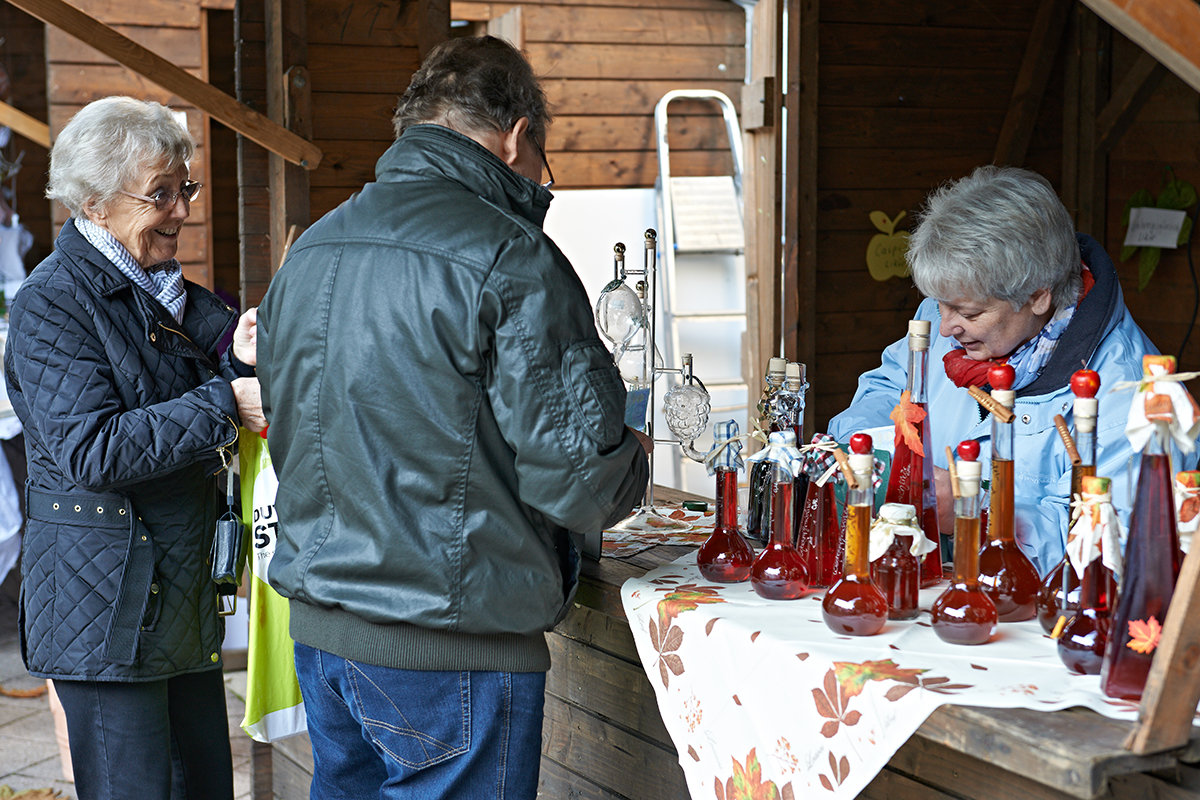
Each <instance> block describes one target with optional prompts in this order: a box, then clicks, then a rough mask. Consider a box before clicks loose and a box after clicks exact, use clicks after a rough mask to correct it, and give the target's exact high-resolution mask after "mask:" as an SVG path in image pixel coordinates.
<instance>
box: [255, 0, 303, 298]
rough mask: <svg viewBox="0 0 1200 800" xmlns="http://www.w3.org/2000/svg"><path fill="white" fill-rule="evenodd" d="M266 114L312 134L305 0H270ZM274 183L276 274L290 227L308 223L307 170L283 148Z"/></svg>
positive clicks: (272, 163) (271, 169)
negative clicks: (284, 154) (288, 158)
mask: <svg viewBox="0 0 1200 800" xmlns="http://www.w3.org/2000/svg"><path fill="white" fill-rule="evenodd" d="M266 38H267V41H266V46H267V48H266V49H267V54H266V55H267V113H268V114H269V115H270V117H271V119H272V120H273V121H274V122H275V123H277V124H278V125H280V126H281V127H283V128H285V129H287V130H288V131H290V132H293V133H295V134H298V135H299V136H300V137H302V138H304V139H305V140H307V139H308V138H310V137H311V136H312V89H311V87H312V83H311V81H310V80H309V77H308V21H307V19H306V17H305V10H304V2H303V0H267V3H266ZM267 181H268V186H269V188H270V198H271V207H270V222H269V227H268V236H269V238H270V242H271V274H272V275H274V274H275V271H276V270H278V269H279V267H280V265H281V264H282V263H283V257H284V256H285V255H286V252H287V248H288V246H289V239H288V232H289V231H293V230H296V231H303V230H304V229H305V228H307V227H308V223H309V212H310V208H309V180H308V174H307V173H305V171H304V170H303V169H301V168H300V167H299V166H297V165H296V164H295V163H291V164H289V163H287V161H286V160H285V159H284V158H283V157H282V156H281V155H280V154H278V153H271V154H270V157H269V162H268V173H267Z"/></svg>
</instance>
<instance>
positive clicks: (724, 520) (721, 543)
mask: <svg viewBox="0 0 1200 800" xmlns="http://www.w3.org/2000/svg"><path fill="white" fill-rule="evenodd" d="M737 436H738V424H737V423H736V422H734V421H733V420H728V421H726V422H716V423H714V424H713V449H712V451H711V452H710V456H709V460H706V461H705V463H706V464H708V471H709V474H712V475H716V478H717V486H716V490H717V491H716V498H717V517H716V524H715V525H714V526H713V532H712V533H711V534H710V535H709V537H708V539H706V540H705V542H704V544H702V545H700V549H699V550H698V551H697V552H696V564H697V565H698V566H699V567H700V574H701V575H703V576H704V577H705V578H707V579H708V580H710V581H716V582H717V583H738V582H740V581H744V580H747V579H749V577H750V565H751V564H753V563H754V551H753V550H752V549H751V548H750V544H749V542H747V541H746V540H745V539H744V538H742V534H741V532H740V531H739V530H738V523H737V475H738V470H739V469H742V468H743V466H744V465H743V463H742V456H741V451H742V443H741V441H739V440H738V439H737Z"/></svg>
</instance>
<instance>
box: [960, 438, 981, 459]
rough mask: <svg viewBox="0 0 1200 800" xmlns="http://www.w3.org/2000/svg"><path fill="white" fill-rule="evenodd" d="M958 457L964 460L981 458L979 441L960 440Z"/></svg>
mask: <svg viewBox="0 0 1200 800" xmlns="http://www.w3.org/2000/svg"><path fill="white" fill-rule="evenodd" d="M958 457H959V458H961V459H962V460H963V461H977V460H978V459H979V442H977V441H975V440H974V439H966V440H964V441H961V442H959V443H958Z"/></svg>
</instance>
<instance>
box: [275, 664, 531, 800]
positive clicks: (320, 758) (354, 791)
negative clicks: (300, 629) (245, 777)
mask: <svg viewBox="0 0 1200 800" xmlns="http://www.w3.org/2000/svg"><path fill="white" fill-rule="evenodd" d="M296 676H297V677H298V678H299V679H300V690H301V692H302V693H303V695H304V710H305V715H306V716H307V717H308V735H309V738H310V740H311V741H312V749H313V780H312V788H311V790H310V792H309V797H310V798H312V800H338V799H339V798H345V799H346V800H363V798H375V797H378V798H381V800H401V799H402V798H409V799H410V800H417V798H419V799H420V800H450V799H451V798H453V800H533V798H534V797H536V795H537V783H538V767H539V762H540V760H541V743H542V710H543V709H542V706H543V702H544V692H545V688H546V675H545V673H543V672H439V671H425V670H406V669H391V668H388V667H377V666H373V665H371V664H364V663H361V662H357V661H350V660H347V659H344V658H342V657H340V656H336V655H333V654H332V653H328V652H326V651H324V650H318V649H315V648H312V647H309V646H307V645H303V644H300V643H299V642H297V643H296Z"/></svg>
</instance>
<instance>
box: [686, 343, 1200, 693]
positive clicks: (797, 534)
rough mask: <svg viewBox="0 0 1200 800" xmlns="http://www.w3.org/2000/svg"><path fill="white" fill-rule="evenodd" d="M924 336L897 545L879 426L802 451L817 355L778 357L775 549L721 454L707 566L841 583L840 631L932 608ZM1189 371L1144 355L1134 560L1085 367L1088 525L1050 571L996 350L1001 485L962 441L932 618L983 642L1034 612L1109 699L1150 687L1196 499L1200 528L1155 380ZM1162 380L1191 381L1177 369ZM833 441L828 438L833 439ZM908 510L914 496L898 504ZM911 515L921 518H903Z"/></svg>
mask: <svg viewBox="0 0 1200 800" xmlns="http://www.w3.org/2000/svg"><path fill="white" fill-rule="evenodd" d="M908 341H909V375H908V388H907V390H906V392H905V393H904V395H903V396H902V398H901V402H900V405H898V406H897V409H896V412H895V413H894V414H893V419H894V420H895V421H896V437H895V451H894V455H893V459H892V467H891V474H890V478H889V481H888V488H887V493H886V503H887V504H890V505H885V506H884V507H882V508H881V509H880V512H881V513H880V520H878V521H879V522H882V523H886V524H888V525H889V526H890V528H889V530H891V531H893V532H895V534H894V535H893V536H892V538H891V539H890V543H889V544H887V545H886V547H885V549H883V551H882V553H881V554H880V555H879V556H878V557H877V558H875V559H874V560H873V561H872V560H870V559H869V558H868V553H869V550H870V541H871V529H872V525H873V522H872V520H873V501H874V489H873V486H872V470H873V467H874V449H873V444H874V443H873V442H872V440H871V437H870V436H868V435H867V434H864V433H859V434H856V435H854V436H853V437H851V440H850V443H849V445H850V454H849V455H848V456H846V455H845V454H844V453H842V451H841V450H840V449H837V446H836V444H834V443H832V440H830V439H829V437H823V436H822V435H818V436H817V437H814V444H812V445H809V446H808V447H806V448H803V449H804V450H805V451H807V452H806V453H801V452H800V451H798V450H797V443H798V442H802V441H803V411H804V391H805V389H806V388H807V383H805V373H804V367H803V365H800V364H788V363H787V362H785V361H784V360H783V359H772V361H771V364H770V366H769V368H768V372H767V377H766V381H765V388H764V391H763V396H762V400H761V401H760V403H759V411H760V423H759V424H760V425H761V426H762V427H763V428H764V429H766V430H768V431H769V432H770V434H771V435H770V440H769V444H768V447H767V448H766V450H764V451H762V452H761V453H759V454H756V456H754V457H752V458H751V459H750V460H751V461H752V462H753V466H752V468H751V471H750V476H749V489H750V502H749V508H748V514H747V520H746V534H747V536H749V537H750V538H751V539H753V540H757V541H759V542H761V543H762V545H763V546H762V550H761V552H760V553H759V554H758V555H757V557H756V556H755V555H754V550H753V549H752V548H751V546H750V544H749V542H747V540H746V539H745V538H743V537H742V535H741V533H740V532H739V530H738V525H737V499H736V498H737V494H736V492H737V471H736V469H734V468H718V469H717V470H716V474H717V524H716V527H715V529H714V532H713V534H712V536H711V537H710V538H709V540H708V541H707V542H705V544H704V545H703V546H702V547H701V548H700V551H699V554H698V561H699V566H700V570H701V572H702V574H703V575H704V576H705V577H706V578H708V579H709V580H713V581H721V582H735V581H743V580H750V581H751V583H752V585H753V586H754V589H755V591H756V592H757V593H758V594H760V595H761V596H763V597H767V598H770V599H794V598H797V597H801V596H803V595H805V594H807V593H809V592H810V591H811V590H813V589H817V588H825V587H828V590H827V592H826V594H825V597H824V599H823V602H822V611H823V615H824V619H825V622H826V624H827V625H828V626H829V628H830V629H831V630H833V631H835V632H837V633H840V634H849V635H855V636H869V635H873V634H876V633H878V632H880V631H881V630H882V629H883V627H884V626H885V625H886V623H887V620H888V619H892V620H904V619H912V618H914V617H916V616H917V615H918V614H919V613H920V609H919V607H918V602H917V592H918V588H919V587H927V586H930V585H933V584H935V583H938V582H939V581H940V580H941V579H942V577H943V576H942V564H941V551H940V547H939V545H940V543H941V531H940V530H939V529H938V513H937V497H936V492H935V490H934V484H933V475H932V462H933V459H932V453H931V452H930V451H929V450H928V446H927V445H928V443H929V441H930V436H929V430H930V426H929V413H928V408H927V404H926V400H927V398H926V394H925V377H926V356H927V351H928V347H929V324H928V323H927V322H921V321H917V320H914V321H913V323H912V324H910V327H909V339H908ZM1174 369H1175V364H1174V359H1173V358H1171V357H1169V356H1147V357H1146V358H1145V366H1144V377H1143V382H1142V384H1141V385H1140V389H1139V397H1138V399H1137V400H1135V403H1134V405H1135V410H1136V413H1138V414H1140V415H1141V416H1142V418H1144V420H1145V421H1146V424H1147V427H1148V429H1149V432H1148V433H1147V434H1146V435H1145V436H1144V437H1143V438H1142V439H1141V440H1140V441H1136V442H1134V444H1135V449H1140V450H1142V455H1141V470H1140V474H1139V478H1138V483H1137V489H1136V496H1135V500H1134V506H1133V512H1132V515H1131V518H1130V531H1129V534H1128V543H1127V544H1126V545H1125V547H1124V555H1123V563H1122V553H1121V549H1122V548H1121V542H1122V541H1123V539H1122V536H1121V531H1120V520H1119V517H1118V516H1117V515H1116V513H1115V511H1114V510H1113V506H1112V492H1111V483H1110V481H1109V479H1108V478H1106V477H1102V476H1097V475H1096V463H1097V457H1096V449H1097V447H1096V446H1097V418H1098V408H1099V403H1098V400H1097V394H1098V391H1099V388H1100V379H1099V375H1098V374H1097V373H1096V372H1094V371H1092V370H1088V369H1083V370H1079V371H1077V372H1076V373H1075V374H1074V375H1073V376H1072V379H1071V384H1070V388H1071V390H1072V392H1073V394H1074V395H1075V401H1074V407H1073V418H1074V434H1073V435H1072V433H1071V431H1070V430H1069V429H1068V428H1067V425H1066V421H1065V420H1064V419H1062V418H1061V417H1059V418H1058V419H1057V420H1056V422H1057V423H1058V426H1059V433H1060V434H1061V435H1062V438H1063V442H1064V445H1065V446H1066V447H1067V451H1068V454H1069V455H1070V457H1071V461H1072V475H1071V478H1072V479H1071V496H1072V502H1071V506H1072V511H1073V513H1072V523H1071V526H1070V533H1069V537H1068V543H1067V548H1066V554H1065V555H1064V556H1063V559H1062V561H1061V562H1059V563H1058V564H1057V565H1056V566H1055V567H1054V568H1052V569H1051V570H1050V571H1049V572H1048V573H1047V574H1046V576H1045V577H1044V578H1043V577H1042V576H1040V575H1039V574H1038V572H1037V569H1036V568H1035V567H1034V565H1033V563H1032V561H1031V560H1030V559H1029V557H1028V556H1027V555H1025V553H1024V551H1023V550H1022V549H1021V547H1020V546H1019V545H1018V543H1017V541H1016V537H1015V525H1014V472H1015V470H1014V461H1013V445H1014V431H1013V419H1014V414H1013V411H1012V409H1013V407H1014V405H1015V397H1016V393H1015V392H1014V391H1013V381H1014V373H1013V369H1012V367H1010V366H1008V365H1004V364H996V365H993V366H992V367H991V368H990V369H989V370H988V375H987V382H988V384H989V385H990V387H991V392H990V394H988V393H984V392H983V391H982V390H972V394H973V396H975V397H976V399H977V400H979V402H980V403H981V404H982V405H983V406H984V408H985V409H987V410H988V411H989V412H990V413H991V416H992V453H991V474H990V484H989V485H988V486H987V487H986V489H985V486H984V481H983V475H982V464H981V463H980V461H979V460H978V459H979V452H980V448H979V443H978V442H976V441H971V440H968V441H964V442H961V443H960V444H959V445H958V447H957V459H954V458H953V457H951V458H950V459H949V463H948V466H949V468H950V470H949V471H950V476H951V484H952V492H953V496H954V531H953V542H954V564H953V574H952V575H951V576H950V579H949V582H948V585H947V587H946V588H945V590H944V591H943V592H942V593H941V595H940V596H939V597H938V598H937V600H936V601H935V602H934V603H933V605H932V607H931V609H930V613H931V616H932V628H933V630H934V632H935V633H936V634H937V635H938V636H939V637H940V638H941V639H942V640H944V641H946V642H950V643H954V644H968V645H975V644H982V643H985V642H987V641H989V640H990V639H991V638H992V637H993V635H994V634H995V632H996V629H997V625H998V623H1002V622H1019V621H1025V620H1030V619H1033V618H1034V617H1035V616H1036V617H1037V618H1038V620H1039V622H1040V623H1041V624H1042V626H1043V628H1044V629H1045V630H1046V632H1047V633H1049V634H1051V636H1052V637H1053V638H1054V639H1055V640H1056V644H1057V648H1058V652H1059V655H1060V657H1061V659H1062V661H1063V663H1064V664H1065V665H1066V666H1067V667H1068V668H1069V669H1071V670H1072V671H1075V672H1080V673H1087V674H1099V675H1100V676H1101V687H1102V690H1103V691H1104V692H1105V694H1107V695H1109V696H1111V697H1117V698H1125V699H1136V698H1138V697H1140V696H1141V692H1142V687H1143V685H1144V683H1145V680H1146V676H1147V674H1148V672H1149V667H1150V663H1151V660H1152V658H1153V650H1154V649H1155V647H1156V645H1157V642H1158V636H1159V635H1160V633H1161V626H1162V622H1163V620H1164V618H1165V616H1166V613H1167V610H1168V607H1169V604H1170V600H1171V595H1172V593H1173V590H1174V586H1175V582H1176V579H1177V578H1178V575H1179V569H1180V565H1181V563H1182V558H1183V551H1182V550H1181V549H1180V543H1179V535H1178V532H1177V520H1178V519H1179V514H1180V513H1181V511H1180V503H1183V504H1184V505H1185V506H1187V507H1188V508H1190V509H1191V510H1190V511H1188V512H1187V514H1188V516H1187V518H1188V519H1189V520H1191V521H1192V525H1193V527H1194V525H1195V523H1196V522H1200V472H1188V473H1179V474H1178V475H1177V476H1176V477H1175V478H1174V479H1172V475H1171V466H1170V464H1171V458H1170V448H1171V443H1172V436H1173V428H1172V425H1173V424H1175V423H1176V422H1178V420H1176V419H1175V417H1174V413H1175V412H1174V410H1173V409H1174V408H1175V406H1174V405H1173V404H1172V403H1171V402H1165V401H1163V399H1162V396H1161V395H1155V394H1154V392H1155V389H1154V387H1156V386H1158V385H1159V383H1158V382H1156V380H1155V379H1156V378H1158V379H1162V376H1164V375H1167V374H1169V373H1172V372H1174ZM1164 385H1167V386H1170V387H1171V391H1177V392H1184V390H1183V389H1182V386H1181V384H1179V383H1178V382H1167V383H1166V384H1164ZM1184 397H1186V392H1184ZM1188 399H1189V400H1190V398H1188ZM1192 405H1193V408H1194V407H1195V404H1194V403H1193V404H1192ZM1174 436H1175V439H1176V440H1179V439H1181V438H1182V437H1181V435H1180V434H1178V433H1175V434H1174ZM822 439H824V440H826V441H827V443H826V444H817V442H820V441H821V440H822ZM718 446H720V442H718ZM739 447H740V445H739ZM829 452H832V453H833V454H834V455H836V456H837V458H838V459H839V462H840V466H841V473H842V475H844V479H845V482H846V485H847V489H846V502H845V515H844V525H843V524H842V522H841V520H840V519H839V513H838V508H837V501H836V499H835V494H834V483H835V481H836V480H840V479H841V477H840V476H838V470H836V469H826V468H825V467H824V466H823V465H822V463H821V461H822V459H821V458H820V457H819V456H820V454H821V453H829ZM947 454H948V455H951V454H950V450H949V448H947ZM985 494H987V495H988V496H989V502H988V504H987V505H988V507H987V508H986V509H984V508H983V505H984V502H983V500H984V496H985ZM800 498H803V502H802V503H800V502H799V501H800ZM1188 504H1190V505H1188ZM889 507H891V509H892V510H890V511H889ZM895 509H901V510H902V511H901V516H900V517H896V516H895V514H896V511H895ZM900 519H903V520H905V521H907V522H908V523H909V524H908V525H905V524H896V523H897V521H898V520H900ZM984 531H986V534H985V533H984ZM921 538H924V539H925V540H926V541H924V542H921V541H919V540H920V539H921ZM885 539H886V537H885ZM1118 584H1119V587H1118Z"/></svg>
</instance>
